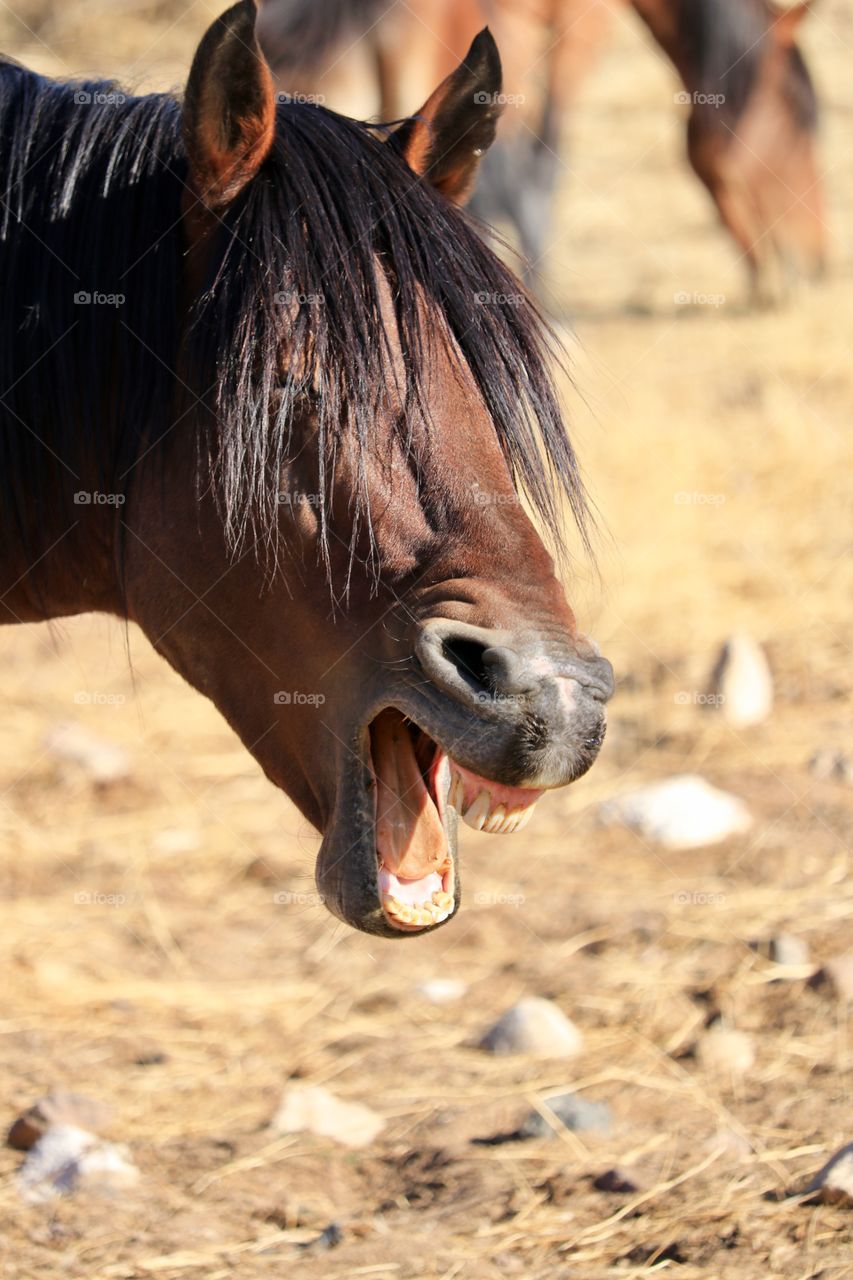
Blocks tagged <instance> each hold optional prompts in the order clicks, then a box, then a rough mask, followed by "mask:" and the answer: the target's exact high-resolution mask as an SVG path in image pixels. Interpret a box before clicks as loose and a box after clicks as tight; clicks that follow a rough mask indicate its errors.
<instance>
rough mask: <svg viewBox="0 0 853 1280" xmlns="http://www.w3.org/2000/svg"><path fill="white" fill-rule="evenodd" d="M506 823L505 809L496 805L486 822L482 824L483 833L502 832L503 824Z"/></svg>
mask: <svg viewBox="0 0 853 1280" xmlns="http://www.w3.org/2000/svg"><path fill="white" fill-rule="evenodd" d="M505 821H506V808H505V807H504V805H502V804H496V805H495V807H494V809H493V810H492V812H491V813H490V814H489V816H488V818H486V821H485V822H484V823H483V830H484V831H495V832H498V831H503V830H504V822H505Z"/></svg>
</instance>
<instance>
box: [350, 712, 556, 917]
mask: <svg viewBox="0 0 853 1280" xmlns="http://www.w3.org/2000/svg"><path fill="white" fill-rule="evenodd" d="M370 757H371V767H372V771H373V781H374V788H375V796H376V808H375V842H376V857H377V861H378V868H379V870H378V886H379V898H380V902H381V905H382V910H383V912H384V915H385V917H386V919H387V920H388V922H389V923H390V924H391V925H392V926H393V927H394V928H395V929H399V930H402V931H404V932H416V931H419V930H422V929H429V928H432V927H434V926H435V925H439V924H442V923H443V921H445V920H447V919H448V917H449V916H451V915H452V914H453V912H454V910H455V909H456V905H457V897H458V886H457V882H456V870H455V856H456V848H455V844H456V815H459V816H461V818H462V819H463V821H464V822H467V823H468V825H469V826H471V827H474V828H475V829H476V830H478V831H489V832H494V833H504V834H508V833H510V832H513V831H519V830H521V828H522V827H524V826H525V825H526V824H527V822H528V821H529V819H530V816H531V814H532V812H533V808H534V806H535V804H536V801H537V800H538V799H539V797H540V795H541V794H542V792H541V791H534V790H531V789H527V788H522V787H505V786H502V785H501V784H499V783H497V782H492V781H490V780H489V779H488V778H482V777H480V776H478V775H477V774H474V773H471V772H470V771H469V770H467V769H464V768H463V767H462V766H461V765H459V764H457V763H456V762H455V761H454V760H453V759H452V758H451V757H450V756H449V755H448V754H447V752H446V751H444V750H442V748H441V747H440V746H439V745H438V743H437V742H435V741H434V740H433V739H432V738H430V737H429V735H428V734H426V733H424V732H423V730H422V729H420V728H418V726H417V725H415V724H414V723H413V722H412V721H411V720H409V719H408V718H407V717H406V716H404V715H403V713H402V712H401V711H398V710H397V709H396V708H395V707H389V708H387V709H386V710H385V711H382V712H381V713H380V714H379V715H378V716H377V717H376V719H375V720H373V722H372V723H371V725H370Z"/></svg>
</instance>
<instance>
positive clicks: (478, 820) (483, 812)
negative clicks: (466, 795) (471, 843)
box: [462, 791, 492, 831]
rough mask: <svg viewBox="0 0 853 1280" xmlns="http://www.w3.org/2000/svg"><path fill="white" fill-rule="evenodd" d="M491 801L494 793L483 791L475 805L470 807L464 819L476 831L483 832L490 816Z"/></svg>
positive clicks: (463, 815)
mask: <svg viewBox="0 0 853 1280" xmlns="http://www.w3.org/2000/svg"><path fill="white" fill-rule="evenodd" d="M491 801H492V793H491V792H490V791H481V792H480V794H479V795H478V796H477V799H476V800H475V801H474V803H473V804H470V805H469V806H468V808H467V809H466V810H465V812H464V813H463V814H462V817H463V819H464V821H465V822H467V824H468V826H469V827H473V828H474V830H475V831H482V830H483V824H484V823H485V821H486V818H487V817H488V816H489V807H490V805H491Z"/></svg>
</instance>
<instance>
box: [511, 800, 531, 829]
mask: <svg viewBox="0 0 853 1280" xmlns="http://www.w3.org/2000/svg"><path fill="white" fill-rule="evenodd" d="M535 808H536V805H535V804H529V805H528V806H527V808H526V809H515V810H514V813H515V826H514V827H513V831H521V830H522V829H523V828H524V827H526V826H527V824H528V822H529V821H530V819H531V818H532V817H533V810H534V809H535Z"/></svg>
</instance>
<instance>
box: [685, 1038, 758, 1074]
mask: <svg viewBox="0 0 853 1280" xmlns="http://www.w3.org/2000/svg"><path fill="white" fill-rule="evenodd" d="M698 1054H699V1061H700V1062H701V1064H702V1066H703V1067H704V1068H705V1070H706V1071H707V1072H709V1073H710V1074H711V1075H718V1076H744V1075H746V1073H747V1072H748V1071H750V1070H751V1069H752V1067H753V1066H754V1065H755V1048H754V1046H753V1042H752V1037H751V1036H749V1035H747V1033H746V1032H745V1031H736V1030H734V1028H731V1027H722V1026H721V1027H712V1028H711V1029H710V1030H709V1031H708V1032H706V1034H705V1035H704V1036H703V1037H702V1039H701V1040H700V1041H699V1049H698Z"/></svg>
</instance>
